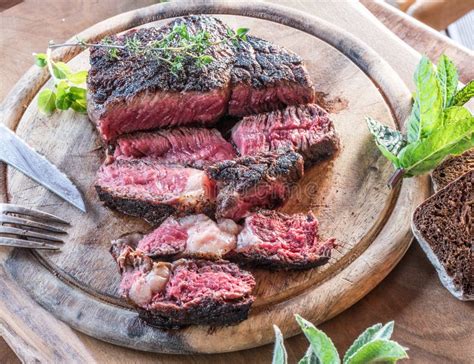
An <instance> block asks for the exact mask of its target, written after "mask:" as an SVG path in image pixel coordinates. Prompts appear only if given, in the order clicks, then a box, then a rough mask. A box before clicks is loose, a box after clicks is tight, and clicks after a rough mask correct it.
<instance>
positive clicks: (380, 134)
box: [366, 117, 406, 166]
mask: <svg viewBox="0 0 474 364" xmlns="http://www.w3.org/2000/svg"><path fill="white" fill-rule="evenodd" d="M366 121H367V126H368V128H369V131H370V132H371V133H372V135H373V136H374V138H375V143H376V145H377V147H378V148H379V149H380V151H381V152H382V154H383V155H384V156H385V157H386V158H387V159H388V160H390V161H391V162H392V163H393V164H395V166H397V165H398V158H397V154H398V153H399V152H400V150H401V149H402V148H403V147H404V146H405V145H406V140H405V137H404V136H403V134H402V133H401V132H400V131H398V130H394V129H391V128H389V127H388V126H386V125H383V124H381V123H380V122H378V121H377V120H375V119H372V118H371V117H366Z"/></svg>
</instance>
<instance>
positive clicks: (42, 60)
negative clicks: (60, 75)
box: [34, 53, 48, 67]
mask: <svg viewBox="0 0 474 364" xmlns="http://www.w3.org/2000/svg"><path fill="white" fill-rule="evenodd" d="M34 56H35V63H36V65H37V66H39V67H46V65H47V64H48V56H47V55H46V53H35V54H34Z"/></svg>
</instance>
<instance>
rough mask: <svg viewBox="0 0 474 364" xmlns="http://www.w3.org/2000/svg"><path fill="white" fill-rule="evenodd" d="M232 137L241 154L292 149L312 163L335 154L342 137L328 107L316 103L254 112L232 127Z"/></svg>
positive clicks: (308, 162)
mask: <svg viewBox="0 0 474 364" xmlns="http://www.w3.org/2000/svg"><path fill="white" fill-rule="evenodd" d="M232 141H233V143H234V145H235V146H236V147H237V150H238V151H239V153H240V154H241V155H256V154H258V153H261V152H268V151H276V150H280V149H287V150H288V149H289V150H293V151H295V152H298V153H300V154H301V155H302V156H303V157H304V159H305V162H306V165H310V164H312V163H313V162H316V161H318V160H320V159H322V158H325V157H328V156H330V155H332V154H334V153H335V152H336V151H337V149H338V146H339V140H338V137H337V135H336V132H335V130H334V125H333V123H332V121H331V120H330V119H329V116H328V114H327V112H326V111H324V110H323V109H322V108H320V107H319V106H317V105H315V104H309V105H299V106H289V107H287V108H285V109H283V110H277V111H272V112H268V113H263V114H258V115H251V116H247V117H245V118H243V119H242V120H241V121H240V122H238V123H237V124H236V125H235V126H234V128H233V129H232Z"/></svg>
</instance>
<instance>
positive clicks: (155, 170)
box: [95, 159, 214, 223]
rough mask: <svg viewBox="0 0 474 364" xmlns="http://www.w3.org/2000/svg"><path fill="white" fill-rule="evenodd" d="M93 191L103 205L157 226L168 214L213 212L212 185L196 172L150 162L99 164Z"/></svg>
mask: <svg viewBox="0 0 474 364" xmlns="http://www.w3.org/2000/svg"><path fill="white" fill-rule="evenodd" d="M95 188H96V190H97V193H98V195H99V199H100V200H101V201H103V202H104V203H105V205H106V206H108V207H111V208H115V209H117V210H119V211H120V212H123V213H125V214H129V215H132V216H138V217H143V218H144V219H146V220H147V221H149V222H152V223H159V222H161V221H163V220H164V219H165V218H166V217H168V216H169V215H171V214H173V213H174V214H178V215H180V214H187V213H200V212H203V213H208V214H210V213H212V211H213V201H214V183H213V182H212V181H211V180H209V178H208V177H207V175H206V174H205V173H204V172H203V171H201V170H198V169H193V168H185V167H180V166H165V165H162V164H159V163H157V162H156V161H152V160H149V159H133V160H128V159H118V160H116V161H114V162H113V163H111V164H107V165H105V164H104V165H102V166H101V168H100V169H99V171H98V173H97V178H96V182H95Z"/></svg>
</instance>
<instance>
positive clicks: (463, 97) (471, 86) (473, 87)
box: [453, 80, 474, 106]
mask: <svg viewBox="0 0 474 364" xmlns="http://www.w3.org/2000/svg"><path fill="white" fill-rule="evenodd" d="M473 97H474V80H472V81H471V82H469V83H468V84H467V85H466V86H464V87H463V88H462V89H461V90H459V91H458V93H457V94H456V96H454V101H453V105H455V106H462V105H464V104H465V103H466V102H468V101H469V100H470V99H471V98H473Z"/></svg>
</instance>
